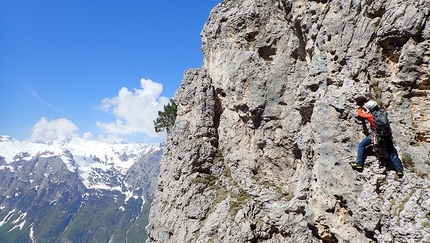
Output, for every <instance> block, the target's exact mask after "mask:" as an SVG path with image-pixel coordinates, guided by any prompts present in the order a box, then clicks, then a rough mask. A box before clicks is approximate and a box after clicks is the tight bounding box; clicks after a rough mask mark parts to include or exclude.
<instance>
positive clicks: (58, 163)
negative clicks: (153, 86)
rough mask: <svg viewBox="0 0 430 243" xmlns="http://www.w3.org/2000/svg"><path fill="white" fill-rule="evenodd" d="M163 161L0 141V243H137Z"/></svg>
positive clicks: (87, 146)
mask: <svg viewBox="0 0 430 243" xmlns="http://www.w3.org/2000/svg"><path fill="white" fill-rule="evenodd" d="M161 154H162V148H161V147H160V146H156V145H139V144H104V143H100V142H97V141H86V140H82V139H79V138H70V139H58V140H54V141H49V142H43V141H38V142H20V141H17V140H14V139H12V138H10V137H7V136H0V171H1V173H0V207H1V212H0V242H109V241H110V242H143V241H144V240H145V239H146V232H145V231H144V227H145V226H146V224H147V216H148V211H149V205H150V202H151V199H152V195H153V188H154V187H155V186H154V184H155V180H156V175H157V174H158V170H159V164H158V162H159V160H160V157H161Z"/></svg>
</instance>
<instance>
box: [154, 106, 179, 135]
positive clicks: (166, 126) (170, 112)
mask: <svg viewBox="0 0 430 243" xmlns="http://www.w3.org/2000/svg"><path fill="white" fill-rule="evenodd" d="M176 115H177V105H176V104H175V101H174V100H172V99H171V100H170V103H169V104H167V105H165V106H164V111H158V118H157V119H156V120H155V121H154V129H155V132H157V133H159V132H162V131H164V130H166V132H168V133H169V132H170V129H171V128H172V127H173V125H174V124H175V119H176Z"/></svg>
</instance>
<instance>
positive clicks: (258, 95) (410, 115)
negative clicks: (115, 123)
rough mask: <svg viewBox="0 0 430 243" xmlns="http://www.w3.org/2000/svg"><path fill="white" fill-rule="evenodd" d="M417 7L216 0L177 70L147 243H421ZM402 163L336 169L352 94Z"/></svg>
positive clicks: (425, 145)
mask: <svg viewBox="0 0 430 243" xmlns="http://www.w3.org/2000/svg"><path fill="white" fill-rule="evenodd" d="M429 14H430V2H429V1H425V0H420V1H417V0H391V1H389V0H386V1H384V0H379V1H368V0H349V1H341V0H334V1H325V0H314V1H310V0H307V1H306V0H301V1H300V0H296V1H292V0H286V1H275V0H235V1H234V0H226V1H224V2H223V3H221V4H219V5H218V6H216V7H215V8H214V9H213V10H212V12H211V14H210V16H209V19H208V21H207V23H206V24H205V27H204V29H203V31H202V33H201V36H202V42H203V45H202V50H203V53H204V63H203V67H202V68H201V69H191V70H188V71H186V72H185V75H184V79H183V81H182V84H181V86H180V88H179V89H178V90H177V93H176V94H175V100H176V101H177V103H178V105H179V106H178V117H177V119H176V123H175V126H174V129H173V131H172V132H171V133H170V134H169V136H168V139H167V143H166V148H165V151H164V155H163V159H162V162H161V169H160V175H159V182H158V187H157V190H156V193H155V199H154V202H153V204H152V208H151V213H150V224H149V226H148V227H147V230H148V233H149V239H148V241H147V242H263V241H264V242H372V241H377V242H405V241H409V242H418V241H421V242H427V241H430V226H429V225H430V223H429V220H430V189H429V186H430V183H429V182H428V178H429V177H430V171H429V170H430V166H429V164H430V162H429V161H430V121H429V118H430V114H429V113H430V112H429V111H430V98H429V93H430V65H429V61H430V19H429ZM360 96H364V97H368V98H372V99H376V100H378V102H380V104H382V105H383V106H384V107H385V108H386V109H387V110H388V112H389V118H390V121H391V122H392V125H391V126H392V128H393V130H394V134H393V136H394V140H395V142H396V147H397V149H398V150H399V156H400V157H401V158H402V160H403V165H404V167H405V177H404V178H401V179H400V178H397V177H396V176H395V175H394V172H393V171H391V170H389V168H387V167H386V166H381V165H380V163H379V161H378V160H377V159H376V158H375V157H374V156H369V157H368V158H367V161H366V164H365V169H364V171H363V172H362V173H359V172H356V171H353V170H352V169H351V167H350V165H349V162H350V161H354V160H355V156H356V148H357V145H358V143H359V142H360V141H361V140H362V139H363V138H364V137H365V135H364V132H363V126H362V125H361V124H359V122H358V121H357V120H356V118H355V116H356V108H357V105H356V103H355V100H356V99H357V98H358V97H360Z"/></svg>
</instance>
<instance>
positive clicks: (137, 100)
mask: <svg viewBox="0 0 430 243" xmlns="http://www.w3.org/2000/svg"><path fill="white" fill-rule="evenodd" d="M140 84H141V87H142V89H134V90H133V91H130V90H128V89H127V88H125V87H123V88H121V89H120V91H119V92H118V96H115V97H113V98H105V99H103V100H102V101H101V103H102V104H101V106H100V107H99V108H100V109H101V110H103V111H105V112H111V113H112V114H113V115H115V117H116V121H115V122H111V123H102V122H97V123H96V124H97V126H98V127H100V128H101V129H102V130H103V131H104V132H106V133H108V134H115V135H116V134H122V135H130V134H136V133H145V134H146V135H147V136H149V137H151V138H154V137H157V136H160V134H157V133H156V132H155V130H154V123H153V121H154V120H155V119H156V118H157V116H158V111H159V110H163V109H164V105H167V104H168V103H169V99H168V98H167V97H164V96H160V94H161V92H162V91H163V85H162V84H159V83H156V82H153V81H151V80H149V79H143V78H142V79H141V80H140Z"/></svg>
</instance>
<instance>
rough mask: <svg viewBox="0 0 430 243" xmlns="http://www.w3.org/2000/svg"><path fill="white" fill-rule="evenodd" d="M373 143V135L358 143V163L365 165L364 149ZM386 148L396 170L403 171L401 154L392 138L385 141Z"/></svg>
mask: <svg viewBox="0 0 430 243" xmlns="http://www.w3.org/2000/svg"><path fill="white" fill-rule="evenodd" d="M370 144H372V135H369V136H367V137H366V138H365V139H363V141H361V142H360V144H359V145H358V153H357V160H356V162H357V164H359V165H363V164H364V161H365V160H366V155H365V154H364V149H365V148H366V147H367V146H369V145H370ZM384 146H385V149H386V150H387V153H388V154H389V155H390V160H391V163H392V164H393V166H394V170H395V171H403V166H402V161H400V159H399V155H398V154H397V149H396V148H395V147H394V144H393V140H392V139H391V138H387V139H386V141H385V144H384Z"/></svg>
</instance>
